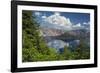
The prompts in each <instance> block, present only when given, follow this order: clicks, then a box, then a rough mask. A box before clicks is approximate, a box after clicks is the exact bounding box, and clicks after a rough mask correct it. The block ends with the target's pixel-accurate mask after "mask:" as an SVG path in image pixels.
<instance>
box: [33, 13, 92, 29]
mask: <svg viewBox="0 0 100 73" xmlns="http://www.w3.org/2000/svg"><path fill="white" fill-rule="evenodd" d="M33 15H35V17H36V20H37V22H38V23H40V26H41V27H48V28H59V29H66V30H76V29H90V14H89V13H75V12H51V11H50V12H48V11H33Z"/></svg>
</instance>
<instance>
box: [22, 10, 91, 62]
mask: <svg viewBox="0 0 100 73" xmlns="http://www.w3.org/2000/svg"><path fill="white" fill-rule="evenodd" d="M40 34H41V33H40V27H39V25H38V23H37V22H36V20H35V17H34V16H33V15H32V11H22V61H23V62H34V61H54V60H73V59H74V60H75V59H89V58H90V50H89V47H87V46H86V44H84V42H83V40H82V41H81V43H80V45H79V46H78V47H77V48H76V49H75V50H74V51H71V50H70V49H69V47H67V46H65V47H64V51H63V53H62V54H59V53H57V52H56V50H55V48H49V47H48V46H47V45H46V42H45V41H44V39H43V37H42V36H40ZM84 45H85V46H84Z"/></svg>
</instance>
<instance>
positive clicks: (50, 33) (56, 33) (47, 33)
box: [41, 28, 64, 36]
mask: <svg viewBox="0 0 100 73" xmlns="http://www.w3.org/2000/svg"><path fill="white" fill-rule="evenodd" d="M41 32H42V34H43V36H60V35H61V34H64V31H62V30H58V29H49V28H42V29H41Z"/></svg>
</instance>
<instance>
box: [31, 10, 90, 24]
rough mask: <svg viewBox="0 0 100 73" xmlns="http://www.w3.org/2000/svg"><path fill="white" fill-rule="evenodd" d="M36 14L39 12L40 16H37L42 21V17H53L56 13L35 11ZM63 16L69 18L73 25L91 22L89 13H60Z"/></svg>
mask: <svg viewBox="0 0 100 73" xmlns="http://www.w3.org/2000/svg"><path fill="white" fill-rule="evenodd" d="M34 12H39V13H40V15H39V16H36V17H37V19H39V20H41V16H43V15H45V16H47V17H49V16H51V15H53V14H54V12H48V11H33V13H34ZM59 13H60V15H61V16H64V17H66V18H69V19H70V20H71V22H72V23H73V24H77V23H81V24H83V23H84V22H89V21H90V14H89V13H75V12H73V13H72V12H59Z"/></svg>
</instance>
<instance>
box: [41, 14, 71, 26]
mask: <svg viewBox="0 0 100 73" xmlns="http://www.w3.org/2000/svg"><path fill="white" fill-rule="evenodd" d="M42 18H46V21H47V22H48V23H51V24H56V25H59V26H67V25H71V24H72V23H71V21H70V19H69V18H66V17H64V16H61V14H60V13H59V12H55V13H54V14H53V15H51V16H48V17H46V16H42Z"/></svg>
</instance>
